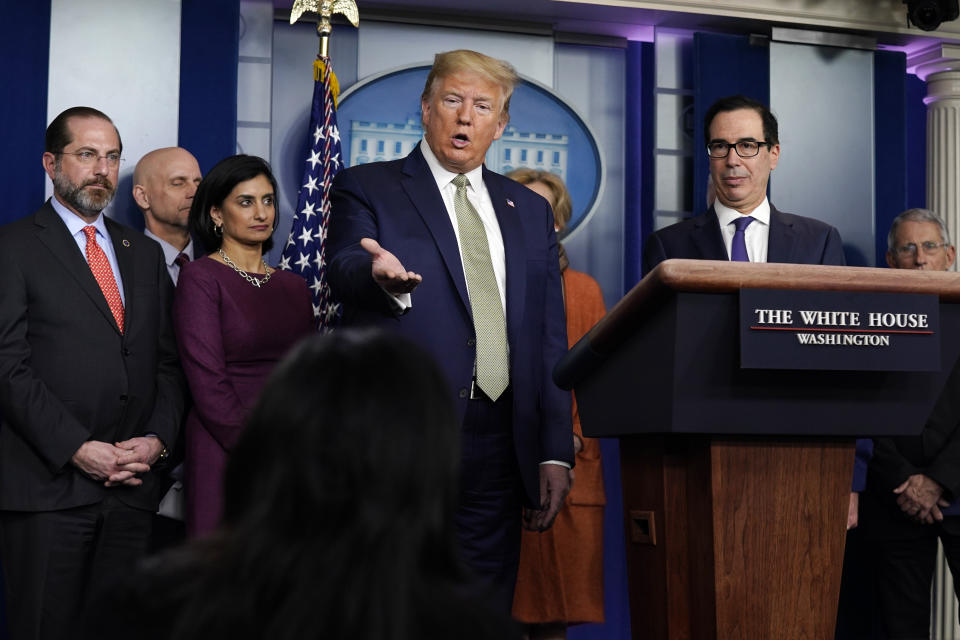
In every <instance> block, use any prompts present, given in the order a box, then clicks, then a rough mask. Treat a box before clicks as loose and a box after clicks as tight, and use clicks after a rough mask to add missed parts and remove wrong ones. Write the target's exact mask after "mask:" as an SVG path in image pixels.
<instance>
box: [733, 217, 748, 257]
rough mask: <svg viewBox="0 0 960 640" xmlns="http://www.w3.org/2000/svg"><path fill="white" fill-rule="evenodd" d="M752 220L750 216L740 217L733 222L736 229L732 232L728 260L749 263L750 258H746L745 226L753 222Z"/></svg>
mask: <svg viewBox="0 0 960 640" xmlns="http://www.w3.org/2000/svg"><path fill="white" fill-rule="evenodd" d="M753 220H754V219H753V218H751V217H750V216H741V217H740V218H737V219H736V220H734V221H733V224H734V225H735V226H736V227H737V229H736V231H734V232H733V244H731V245H730V260H731V261H732V262H750V258H749V257H748V256H747V240H746V236H745V232H746V230H747V226H748V225H749V224H750V223H751V222H753Z"/></svg>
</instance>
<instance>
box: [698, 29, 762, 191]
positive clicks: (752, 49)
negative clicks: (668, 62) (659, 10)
mask: <svg viewBox="0 0 960 640" xmlns="http://www.w3.org/2000/svg"><path fill="white" fill-rule="evenodd" d="M693 86H694V93H693V113H694V123H693V126H694V128H693V145H694V149H697V151H696V152H695V153H694V154H693V201H694V202H695V203H700V202H705V201H706V197H707V175H708V174H709V173H710V161H709V159H708V158H707V153H706V151H705V150H704V145H703V117H704V115H705V114H706V113H707V109H709V108H710V106H711V105H712V104H713V103H714V102H716V101H717V100H718V99H720V98H723V97H725V96H731V95H736V94H743V95H745V96H748V97H750V98H753V99H754V100H759V101H760V102H762V103H764V104H766V105H769V104H770V50H769V49H768V48H767V46H766V44H765V43H763V44H751V42H750V37H749V36H729V35H720V34H714V33H695V34H694V36H693ZM697 206H698V207H699V205H697Z"/></svg>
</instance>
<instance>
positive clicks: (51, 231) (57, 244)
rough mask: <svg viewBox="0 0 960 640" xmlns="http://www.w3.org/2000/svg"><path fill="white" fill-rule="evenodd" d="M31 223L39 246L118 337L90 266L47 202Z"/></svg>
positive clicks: (116, 328) (117, 328)
mask: <svg viewBox="0 0 960 640" xmlns="http://www.w3.org/2000/svg"><path fill="white" fill-rule="evenodd" d="M34 223H35V224H36V225H37V227H38V232H37V233H38V238H39V239H40V242H42V243H43V245H44V246H45V247H47V249H48V250H49V251H50V253H51V254H53V257H54V259H55V260H56V261H57V262H59V263H60V264H61V265H62V266H63V268H64V270H65V271H66V272H67V273H69V274H70V276H71V277H72V278H73V279H74V280H76V282H77V284H78V285H79V286H80V289H81V290H82V291H83V292H84V293H86V294H87V296H89V297H90V299H91V300H92V301H93V303H94V305H95V306H96V307H97V309H99V310H100V313H102V314H103V316H104V319H106V320H107V321H108V322H110V324H111V325H112V326H113V328H114V329H115V330H116V331H117V332H118V333H119V327H117V322H116V320H114V318H113V313H112V312H111V311H110V307H109V306H108V305H107V299H106V298H105V297H104V295H103V291H102V290H101V289H100V285H99V284H98V283H97V280H96V278H94V277H93V272H92V271H90V265H89V264H87V259H86V257H85V256H84V255H83V254H82V253H81V252H80V249H79V247H78V246H77V242H76V240H74V239H73V237H72V236H71V235H70V231H69V230H68V229H67V226H66V225H65V224H63V220H61V219H60V216H59V215H57V212H56V211H54V210H53V206H52V205H51V204H50V203H49V201H48V202H47V204H46V205H44V206H43V207H42V208H41V209H40V211H38V212H37V214H36V217H35V218H34ZM111 235H112V233H111Z"/></svg>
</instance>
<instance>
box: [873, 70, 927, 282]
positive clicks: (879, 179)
mask: <svg viewBox="0 0 960 640" xmlns="http://www.w3.org/2000/svg"><path fill="white" fill-rule="evenodd" d="M906 84H907V56H906V54H904V53H901V52H899V51H877V52H875V53H874V54H873V87H874V89H873V91H874V99H873V110H874V116H873V120H874V136H873V139H874V141H875V148H876V154H875V155H876V158H875V161H874V162H875V164H874V171H875V175H876V179H875V182H874V188H875V189H876V205H875V206H876V208H875V209H874V215H875V216H876V224H875V225H874V229H875V236H876V248H877V262H876V264H877V266H883V265H885V264H886V257H885V256H886V253H887V231H889V230H890V223H891V222H892V221H893V219H894V218H896V217H897V215H899V214H900V212H901V211H903V210H904V209H906V208H907V207H908V206H910V205H908V203H907V165H906V162H907V135H908V134H907V127H906V123H907V91H906ZM921 166H922V164H921Z"/></svg>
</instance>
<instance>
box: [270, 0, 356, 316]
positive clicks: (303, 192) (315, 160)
mask: <svg viewBox="0 0 960 640" xmlns="http://www.w3.org/2000/svg"><path fill="white" fill-rule="evenodd" d="M306 11H313V12H315V13H316V14H317V16H318V17H317V35H319V36H320V50H319V54H318V55H317V59H316V60H314V62H313V100H312V102H311V107H310V127H309V129H308V131H307V134H308V146H309V148H308V151H307V158H306V162H305V163H304V165H303V167H304V168H303V180H302V182H301V187H300V190H299V192H298V194H297V208H296V209H295V210H294V213H293V222H292V224H291V228H290V234H289V235H288V236H287V242H286V244H285V245H284V247H283V252H282V255H281V259H280V264H279V268H281V269H283V270H286V271H292V272H294V273H297V274H299V275H301V276H302V277H303V278H304V279H305V280H306V281H307V286H308V287H309V288H310V290H311V292H312V293H311V295H312V297H313V313H314V316H315V318H316V320H317V328H318V329H319V330H321V331H329V330H330V329H331V328H332V327H333V326H334V325H335V324H336V321H337V318H338V317H339V313H340V305H339V304H338V303H337V302H336V300H334V299H333V297H332V292H331V291H330V286H329V283H328V282H327V274H326V271H327V260H326V247H325V244H326V237H327V228H328V225H329V221H330V191H331V187H332V183H333V178H334V176H335V175H336V174H337V172H338V171H339V170H340V169H341V168H342V167H343V158H342V156H341V148H340V130H339V127H338V126H337V95H338V94H339V87H338V83H337V79H336V76H335V75H334V73H333V69H332V65H331V64H330V58H329V46H330V44H329V43H330V32H331V31H332V28H331V25H330V16H331V15H333V14H334V13H342V14H344V15H345V16H346V17H347V20H349V21H350V22H351V23H352V24H353V25H354V26H357V25H358V23H359V16H358V13H357V5H356V3H355V2H354V0H296V2H294V4H293V8H292V9H291V10H290V24H294V23H295V22H296V21H297V20H298V19H299V18H300V16H302V15H303V14H304V12H306Z"/></svg>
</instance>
